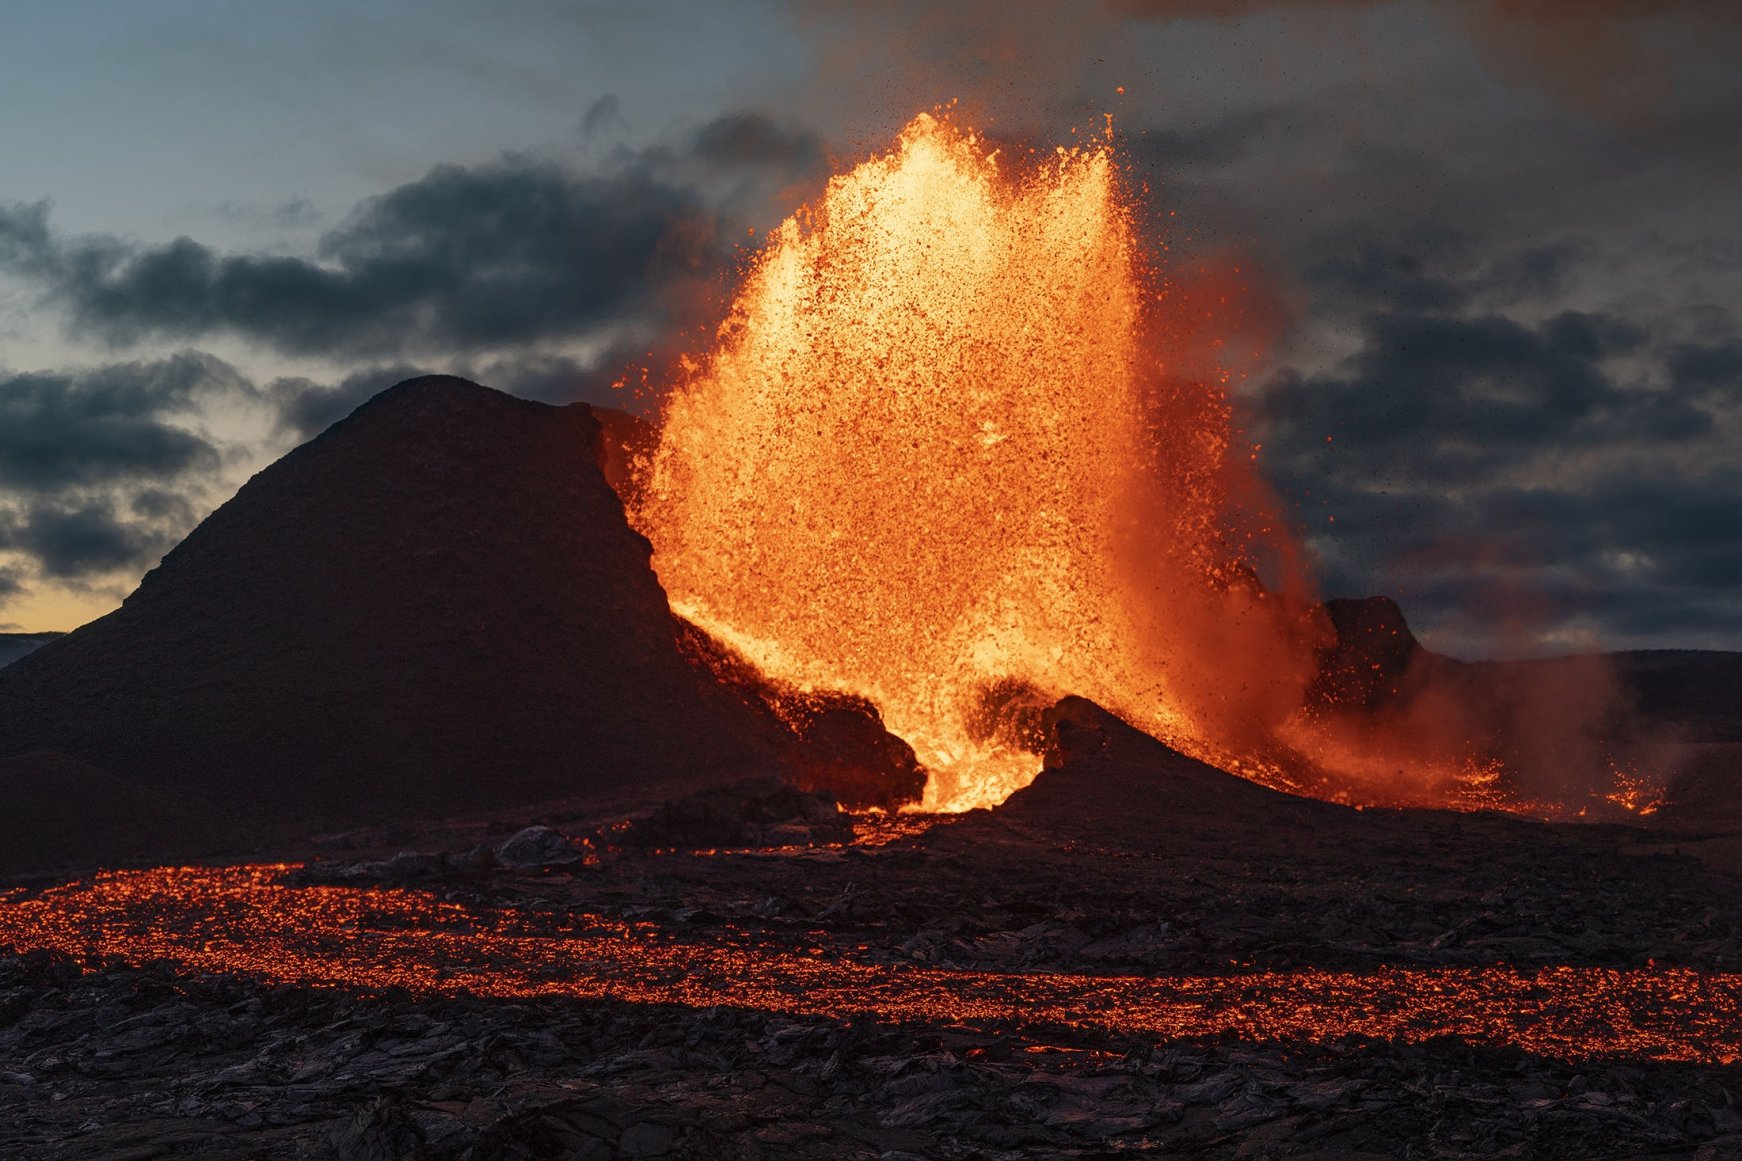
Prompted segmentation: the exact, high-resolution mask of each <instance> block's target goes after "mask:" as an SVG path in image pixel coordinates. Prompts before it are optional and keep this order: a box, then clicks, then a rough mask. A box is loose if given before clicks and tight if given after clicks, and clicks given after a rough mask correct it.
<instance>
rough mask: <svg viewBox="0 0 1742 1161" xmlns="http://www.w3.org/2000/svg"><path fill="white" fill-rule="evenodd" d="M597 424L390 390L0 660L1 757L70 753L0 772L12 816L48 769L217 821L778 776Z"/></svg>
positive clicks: (230, 828) (240, 833)
mask: <svg viewBox="0 0 1742 1161" xmlns="http://www.w3.org/2000/svg"><path fill="white" fill-rule="evenodd" d="M600 446H601V429H600V424H599V423H598V421H597V420H596V419H595V418H594V416H593V414H592V412H591V411H590V409H589V408H588V407H587V406H586V405H584V404H575V405H571V406H568V407H551V406H547V405H544V404H539V403H530V402H526V401H523V400H519V399H514V398H511V397H509V396H507V395H503V394H501V393H499V392H496V391H493V390H490V389H488V388H485V387H481V386H478V385H477V384H474V383H469V382H466V381H464V380H460V379H453V378H445V377H431V378H423V379H416V380H411V381H408V382H405V383H402V384H400V385H399V386H397V387H394V388H392V389H390V390H388V391H386V392H384V393H382V394H380V395H378V396H376V397H375V398H374V399H372V400H371V401H369V402H368V403H366V404H364V405H363V406H362V407H361V408H359V409H358V410H357V411H356V412H355V413H353V414H352V415H351V416H350V417H349V418H347V419H345V420H343V421H341V422H339V423H338V424H336V425H334V426H333V427H332V428H330V429H329V430H328V431H326V432H325V433H324V434H322V435H321V436H319V437H318V438H316V439H314V440H313V441H311V442H310V443H308V444H306V445H304V446H302V447H299V448H297V449H296V450H294V451H292V452H291V453H289V454H288V455H286V456H285V457H284V458H283V459H281V460H280V461H278V462H277V463H274V464H273V465H271V466H270V467H268V468H266V469H265V470H264V471H262V472H260V473H259V474H258V475H257V476H255V477H254V478H253V479H252V480H251V481H249V482H248V483H247V484H246V485H245V486H244V487H243V488H242V489H241V490H240V491H239V492H238V493H237V495H236V496H235V497H234V498H233V499H231V500H230V501H229V502H228V503H226V504H224V505H223V506H222V507H220V508H219V509H218V510H217V511H216V512H214V513H213V514H212V515H211V517H210V518H209V519H207V520H206V521H205V522H204V523H203V524H201V525H200V526H199V527H198V528H197V529H196V530H195V531H194V532H193V533H192V534H191V535H189V536H188V537H187V539H186V540H185V541H184V542H183V543H182V544H180V545H179V546H178V547H176V548H175V549H174V550H173V551H171V552H170V553H169V554H168V555H167V556H166V557H164V559H163V562H162V564H161V565H160V566H159V567H158V568H156V569H154V570H152V571H151V572H150V573H149V574H148V575H147V576H146V577H145V579H144V580H143V582H142V583H141V584H140V586H139V588H138V590H137V591H136V592H135V593H134V594H133V595H132V596H130V597H129V598H128V599H127V601H126V602H125V604H124V605H123V606H122V607H121V608H120V609H118V610H116V611H115V612H114V613H111V614H109V615H108V616H105V617H103V618H101V619H99V620H97V621H95V622H93V623H91V624H89V625H87V626H85V627H84V628H82V629H79V630H78V631H76V632H74V633H72V634H70V635H68V636H66V637H64V638H61V639H59V640H56V641H53V642H52V643H50V644H47V645H44V646H43V647H41V648H40V649H38V650H36V651H35V652H32V653H31V654H29V655H28V656H26V657H24V658H22V659H21V660H19V661H17V662H15V663H14V664H12V665H9V666H7V667H6V668H5V669H4V670H3V671H0V759H3V758H8V757H13V756H20V755H25V754H32V753H34V754H39V755H40V754H43V753H52V754H58V755H62V756H64V757H65V758H66V759H69V760H70V761H69V762H67V763H61V764H56V763H53V762H48V763H46V764H45V761H44V760H43V759H41V758H36V759H33V761H32V764H31V769H32V771H33V775H32V777H31V778H29V779H27V780H21V779H18V778H13V777H7V778H4V779H3V780H0V813H9V812H10V813H15V814H16V813H18V812H20V811H22V812H25V813H29V812H30V810H31V809H33V807H32V806H31V804H32V803H36V804H40V803H41V802H43V801H45V800H46V798H47V797H52V796H45V789H44V788H45V782H44V780H45V779H49V780H50V781H52V774H53V771H54V770H56V769H78V770H80V771H81V772H82V773H83V776H82V777H81V779H79V780H77V781H78V785H79V786H86V785H89V784H91V783H92V779H101V780H103V781H104V784H105V785H114V784H117V783H118V784H120V785H122V786H124V787H126V788H130V793H128V794H126V795H121V796H116V795H103V796H100V797H101V798H102V800H103V801H104V802H108V801H131V800H134V799H136V798H139V797H141V796H145V797H149V798H153V799H158V800H162V801H164V802H173V803H175V804H177V811H178V814H179V813H181V812H182V811H183V810H185V809H186V808H188V807H189V806H190V804H191V805H192V806H194V807H197V808H198V809H200V810H203V811H204V812H205V813H206V815H207V816H208V817H210V818H211V819H212V822H211V825H210V826H209V827H208V828H206V830H205V833H206V834H207V836H208V837H209V838H210V839H211V841H213V842H217V841H222V840H229V841H234V840H235V839H236V838H238V837H246V836H251V835H271V834H275V833H279V832H284V831H286V830H287V829H289V828H303V829H304V830H307V829H309V828H316V827H330V828H338V827H345V826H351V825H354V824H362V823H366V822H372V821H377V820H388V819H400V818H408V817H432V816H438V815H442V814H447V813H451V812H457V811H481V810H487V809H490V808H493V807H503V806H513V805H520V804H526V803H531V802H535V801H541V800H551V799H558V798H573V797H576V796H594V797H601V796H602V797H610V796H617V797H622V796H633V795H635V794H638V793H641V792H644V791H650V789H652V788H657V789H659V790H661V791H667V790H681V789H683V788H684V787H686V786H688V785H691V784H700V783H703V782H711V781H718V780H720V779H725V778H730V777H733V776H736V775H738V774H744V773H751V772H765V771H766V770H767V769H768V767H769V766H770V765H771V764H773V763H774V762H775V761H776V753H777V750H778V745H779V729H778V727H777V725H775V724H773V723H771V722H770V721H769V720H768V719H767V717H766V715H765V714H761V713H759V712H758V711H756V710H754V709H752V708H751V707H749V706H747V705H745V704H744V702H743V700H742V699H741V698H739V697H737V696H735V695H733V694H731V693H729V692H727V691H725V690H724V689H722V688H721V687H719V686H718V685H717V684H716V683H715V682H714V681H713V679H712V678H711V677H710V676H708V675H707V674H706V673H705V672H703V671H701V670H698V669H697V668H696V667H695V666H694V665H692V663H691V662H690V661H689V660H687V659H686V658H685V656H684V655H683V654H682V653H681V652H680V649H679V644H678V637H679V633H680V630H681V626H680V625H679V623H678V622H677V621H676V620H675V619H674V618H673V616H672V614H671V612H670V610H669V608H668V607H667V604H666V599H665V594H664V592H663V591H662V590H661V589H660V586H659V583H658V581H657V580H656V579H655V578H654V574H653V572H652V570H651V569H650V568H649V566H648V558H649V552H650V550H649V546H648V544H647V541H645V540H644V539H643V538H642V537H640V536H639V535H637V534H636V533H635V532H634V531H632V530H631V529H630V528H629V526H628V524H627V522H626V521H625V519H624V515H623V509H622V505H621V504H620V503H619V502H618V499H617V496H616V495H615V493H614V492H613V491H612V490H611V488H610V486H609V485H608V484H607V482H606V480H605V477H604V475H603V473H602V471H601V468H600V466H599V462H598V461H600V460H602V459H603V458H604V457H603V456H602V455H601V454H600ZM27 783H28V784H27ZM68 793H69V794H73V795H75V796H77V795H78V793H79V792H78V790H77V789H76V788H74V787H72V786H71V785H69V787H68ZM89 807H90V809H91V810H93V811H98V810H100V809H101V807H102V802H97V801H93V802H91V803H90V804H89ZM138 817H139V818H140V820H141V822H140V826H141V827H142V828H144V827H149V826H150V825H151V824H150V823H149V821H148V820H149V819H151V818H152V817H154V816H153V815H151V814H150V813H149V812H146V813H142V814H140V815H139V816H138ZM56 821H57V823H60V822H61V821H62V820H60V819H59V818H57V820H56ZM119 821H120V820H109V822H108V823H107V824H105V825H118V823H119ZM20 823H21V825H22V824H23V820H22V818H21V819H20ZM162 833H163V837H164V838H165V840H166V842H167V840H168V838H169V837H170V835H171V833H174V834H175V835H178V836H182V835H185V829H183V830H174V831H173V832H172V831H169V830H166V831H163V832H162ZM138 846H139V844H138V843H130V844H128V849H129V850H130V851H131V850H133V849H135V848H137V847H138ZM178 849H180V848H178Z"/></svg>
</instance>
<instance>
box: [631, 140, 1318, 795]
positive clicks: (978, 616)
mask: <svg viewBox="0 0 1742 1161" xmlns="http://www.w3.org/2000/svg"><path fill="white" fill-rule="evenodd" d="M1153 303H1154V294H1153V292H1152V290H1151V289H1150V286H1149V282H1148V280H1147V278H1146V275H1145V272H1144V270H1143V268H1142V266H1141V261H1140V252H1139V250H1138V247H1137V246H1136V243H1135V240H1134V233H1133V228H1132V222H1131V218H1130V214H1129V212H1128V210H1127V208H1126V204H1125V202H1124V200H1123V199H1122V197H1121V196H1120V190H1119V185H1118V173H1117V170H1116V167H1115V165H1114V161H1113V158H1112V156H1111V152H1110V146H1109V145H1106V144H1098V145H1095V146H1093V147H1089V148H1083V149H1074V150H1059V151H1057V152H1056V153H1054V154H1052V155H1050V156H1049V157H1047V158H1046V159H1045V160H1044V161H1042V162H1040V163H1038V164H1034V165H1032V166H1030V167H1027V168H1026V171H1025V172H1021V173H1016V174H1012V173H1010V172H1007V171H1006V168H1005V167H1004V165H1003V164H1002V163H1001V159H1000V158H999V157H998V156H997V154H996V153H995V152H990V151H988V148H987V147H986V145H985V144H984V143H983V142H982V141H981V140H979V139H978V138H977V137H975V136H974V135H973V134H971V133H968V132H965V131H962V130H960V129H958V128H956V127H955V126H953V125H951V124H949V123H947V122H946V121H942V120H939V119H937V118H934V117H932V116H929V115H921V116H920V117H918V118H916V119H915V120H914V121H913V122H912V123H911V124H910V125H909V126H908V127H907V129H906V130H905V131H904V132H903V134H902V135H901V138H900V140H899V142H898V143H897V145H896V147H895V148H894V149H893V151H892V152H890V153H889V154H888V155H886V156H882V157H877V158H874V159H872V160H870V161H867V162H865V163H863V164H861V165H859V166H858V167H857V168H855V169H854V170H852V171H851V172H850V173H847V174H844V175H842V176H838V177H836V178H835V179H834V180H833V181H832V182H831V183H830V184H829V187H828V190H827V192H826V194H825V195H824V197H823V198H822V199H821V201H820V202H819V203H817V204H816V205H814V206H812V207H809V208H808V209H807V210H806V211H805V212H803V213H801V214H800V215H798V216H797V217H795V218H793V219H791V220H789V221H787V222H786V223H785V224H784V225H783V226H781V228H780V229H779V230H778V231H777V232H775V233H774V234H773V235H772V236H771V237H770V239H769V245H768V248H767V249H766V250H765V251H764V252H763V253H762V254H761V255H760V257H759V259H758V261H757V263H756V265H755V267H754V269H753V270H752V271H751V272H750V274H749V276H748V279H747V281H746V283H745V285H744V288H743V290H742V292H741V294H740V297H739V299H738V301H737V303H736V305H735V307H734V309H733V311H732V314H731V316H730V318H729V319H728V321H727V322H726V324H725V325H724V326H723V327H722V329H721V332H720V335H719V341H718V346H717V348H716V349H715V350H714V351H713V352H712V353H711V354H710V355H709V356H708V357H707V358H705V359H704V360H702V361H701V362H700V363H699V365H698V367H697V369H696V371H695V373H694V375H693V376H692V378H691V379H690V380H689V381H688V382H686V383H683V384H680V385H679V386H678V387H677V388H676V389H675V390H674V392H673V394H672V396H671V398H670V399H669V401H668V404H667V410H666V414H665V417H664V426H663V434H662V438H661V443H660V445H659V448H658V450H657V452H656V453H655V454H654V456H653V457H652V461H651V463H650V464H648V465H646V468H645V472H644V481H643V483H644V488H643V492H642V495H643V500H642V502H641V505H640V507H639V509H638V511H637V512H636V514H635V517H636V521H637V523H638V525H639V526H640V527H641V528H642V530H643V531H644V532H645V533H646V534H647V535H648V537H649V539H651V540H652V542H653V544H654V547H655V555H654V565H655V568H656V569H657V571H658V573H659V577H660V580H661V581H662V582H663V584H664V585H665V588H666V590H667V592H668V594H669V595H670V597H671V600H672V605H673V607H674V608H675V609H677V610H678V611H679V612H680V613H681V614H683V615H684V616H687V617H689V618H690V619H692V620H693V621H695V622H696V623H697V624H699V625H701V626H702V627H703V628H705V629H707V630H708V631H709V632H711V633H713V634H715V635H716V636H717V637H719V638H721V639H722V640H724V641H725V642H727V643H729V644H730V645H732V646H734V647H735V648H737V649H738V650H740V651H741V652H743V653H744V654H745V655H746V656H747V657H748V658H749V659H750V660H752V661H753V662H755V663H756V664H757V665H758V666H760V667H761V668H762V669H763V671H764V672H766V673H767V674H769V675H770V676H771V677H773V678H775V679H777V680H780V681H783V682H787V683H790V684H792V685H794V686H797V687H800V688H806V689H810V688H823V689H839V690H846V691H850V692H853V693H858V694H862V695H864V696H866V697H869V698H870V699H872V700H873V701H875V702H876V703H877V704H878V705H879V706H880V707H881V708H882V711H883V714H884V719H885V721H886V723H887V724H888V726H889V728H890V729H891V730H892V731H893V732H895V733H896V734H898V735H900V736H902V737H904V738H906V739H907V740H908V741H909V742H910V743H911V744H912V745H913V746H914V748H915V750H916V751H917V752H918V754H919V756H920V760H921V761H922V762H923V763H924V764H925V765H926V766H927V768H928V769H929V770H930V771H931V773H932V779H931V784H930V787H929V790H928V793H927V800H926V806H927V807H928V808H930V809H943V810H962V809H968V808H971V807H974V806H984V805H991V804H994V803H997V802H1000V801H1002V800H1003V799H1004V798H1005V797H1007V796H1008V795H1009V794H1010V793H1011V792H1013V791H1014V790H1016V789H1018V788H1020V787H1021V786H1023V785H1025V784H1026V783H1027V782H1028V781H1029V780H1031V779H1032V778H1033V777H1034V775H1035V773H1036V772H1037V771H1038V769H1039V762H1038V761H1037V759H1036V758H1035V757H1034V755H1033V754H1032V753H1030V752H1028V751H1026V750H1024V749H1023V748H1021V745H1020V739H1019V738H1017V737H1015V736H1014V734H1013V732H1012V731H1011V730H1009V729H1008V728H1006V729H999V728H997V726H996V723H995V722H994V720H993V719H995V718H996V717H997V713H996V711H997V710H998V708H999V706H1000V705H1001V704H1005V703H1008V701H1009V700H1010V699H1011V698H1012V697H1014V698H1015V699H1016V700H1018V701H1022V700H1024V699H1026V700H1027V701H1028V702H1030V703H1031V704H1039V703H1041V702H1044V701H1046V700H1050V699H1051V698H1053V697H1056V696H1058V695H1061V694H1063V693H1077V694H1081V695H1083V696H1087V697H1090V698H1093V699H1095V700H1097V701H1100V702H1102V703H1103V704H1106V705H1107V706H1108V707H1109V708H1112V709H1114V710H1115V711H1117V712H1119V713H1121V714H1122V715H1124V716H1126V717H1127V718H1128V719H1129V720H1132V721H1134V722H1136V723H1138V724H1140V725H1142V726H1143V728H1145V729H1148V730H1150V731H1152V732H1154V733H1156V734H1157V735H1158V736H1161V737H1163V738H1166V739H1168V740H1170V741H1172V742H1174V744H1176V745H1180V746H1182V747H1183V748H1187V749H1188V750H1190V751H1191V752H1194V753H1197V754H1199V755H1200V756H1205V757H1211V758H1216V759H1219V760H1220V762H1221V764H1222V765H1224V766H1228V767H1236V766H1239V765H1240V764H1241V760H1240V759H1236V758H1234V757H1232V755H1243V756H1247V757H1249V756H1250V755H1252V754H1253V753H1255V752H1258V751H1260V750H1262V748H1263V744H1264V743H1263V740H1264V739H1266V738H1269V737H1273V736H1274V731H1275V729H1276V727H1277V726H1278V725H1279V723H1280V722H1281V720H1282V719H1283V718H1284V717H1285V716H1287V715H1288V714H1289V713H1291V712H1293V711H1294V710H1296V709H1297V708H1298V707H1299V705H1300V691H1301V688H1302V686H1303V684H1304V682H1305V681H1306V679H1307V677H1308V675H1309V672H1310V663H1309V661H1308V660H1307V659H1308V657H1309V656H1310V653H1309V651H1308V650H1307V649H1305V648H1304V647H1302V646H1301V644H1300V640H1299V634H1298V633H1293V632H1291V631H1288V630H1287V629H1286V626H1283V622H1281V621H1279V619H1278V617H1279V614H1278V613H1277V612H1276V608H1275V607H1276V606H1277V605H1279V603H1280V602H1278V601H1277V600H1276V598H1273V597H1267V596H1266V595H1265V594H1264V593H1263V592H1262V591H1261V590H1259V589H1258V588H1257V586H1256V585H1255V584H1252V583H1250V581H1251V578H1252V576H1253V573H1252V571H1251V568H1250V566H1249V565H1248V564H1247V563H1246V561H1245V558H1244V552H1245V550H1244V549H1243V548H1242V547H1240V546H1239V544H1238V543H1235V542H1237V541H1238V540H1239V537H1238V536H1237V535H1235V534H1233V533H1232V532H1231V529H1230V516H1229V508H1230V503H1229V500H1228V495H1229V493H1230V483H1229V481H1230V479H1231V478H1232V477H1231V476H1230V472H1231V471H1233V470H1235V469H1234V468H1233V467H1231V464H1230V461H1231V460H1240V461H1241V462H1242V464H1243V463H1244V457H1243V456H1234V457H1230V456H1229V455H1228V450H1229V447H1230V439H1229V430H1228V419H1227V412H1226V405H1225V400H1224V398H1223V395H1222V391H1221V388H1220V386H1219V385H1214V384H1211V385H1204V384H1188V385H1182V384H1180V383H1178V382H1176V381H1172V380H1169V379H1167V378H1166V377H1165V376H1164V375H1163V374H1162V373H1161V368H1160V365H1159V361H1158V360H1157V359H1156V358H1155V357H1154V356H1152V355H1151V354H1149V353H1148V352H1147V351H1146V345H1147V340H1146V337H1145V336H1146V334H1148V333H1150V331H1151V329H1152V328H1151V326H1150V321H1149V319H1148V314H1149V312H1150V310H1151V307H1152V306H1153ZM1279 626H1281V627H1280V628H1279ZM1005 708H1008V706H1007V704H1006V705H1005Z"/></svg>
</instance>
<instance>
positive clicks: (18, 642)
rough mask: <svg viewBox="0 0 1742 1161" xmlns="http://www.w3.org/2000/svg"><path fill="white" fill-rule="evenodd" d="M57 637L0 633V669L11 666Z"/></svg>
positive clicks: (51, 635) (52, 635) (42, 634)
mask: <svg viewBox="0 0 1742 1161" xmlns="http://www.w3.org/2000/svg"><path fill="white" fill-rule="evenodd" d="M59 636H60V634H59V633H0V667H4V666H7V665H11V664H12V663H13V662H14V661H17V660H18V659H19V658H20V657H23V656H24V655H25V654H26V653H29V652H30V651H32V650H33V649H37V648H39V647H41V646H43V645H47V644H48V643H49V642H50V641H53V640H54V639H55V638H56V637H59Z"/></svg>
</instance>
